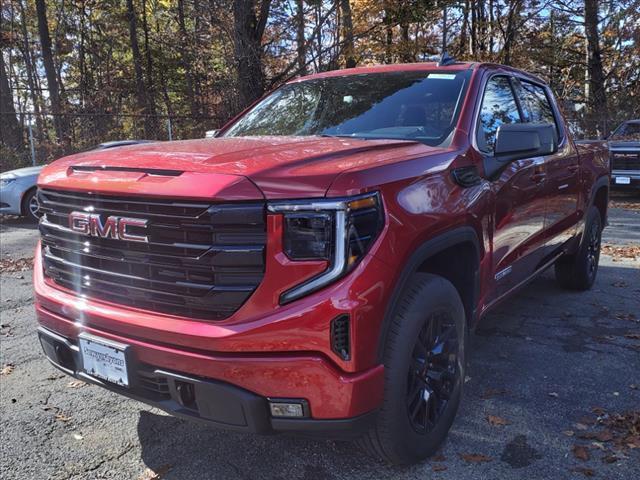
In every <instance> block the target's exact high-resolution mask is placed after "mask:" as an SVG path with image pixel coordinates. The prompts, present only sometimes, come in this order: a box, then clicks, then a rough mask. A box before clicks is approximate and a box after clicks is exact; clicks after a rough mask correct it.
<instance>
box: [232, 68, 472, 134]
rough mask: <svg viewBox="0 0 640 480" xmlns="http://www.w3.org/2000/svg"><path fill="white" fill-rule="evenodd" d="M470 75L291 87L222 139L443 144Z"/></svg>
mask: <svg viewBox="0 0 640 480" xmlns="http://www.w3.org/2000/svg"><path fill="white" fill-rule="evenodd" d="M468 77H469V71H468V70H465V71H460V72H447V73H443V72H435V71H432V72H393V73H370V74H364V75H345V76H341V77H329V78H320V79H314V80H305V81H301V82H296V83H290V84H287V85H284V86H282V87H281V88H279V89H278V90H276V91H275V92H273V93H272V94H271V95H269V96H268V97H266V98H265V99H264V100H262V101H261V102H260V103H258V104H257V105H256V106H255V107H253V108H252V109H251V110H250V111H249V112H247V113H246V114H245V115H244V116H243V117H242V118H240V119H239V120H238V121H236V122H235V123H234V124H233V125H232V126H231V127H230V128H229V129H228V130H227V131H226V132H225V133H224V134H223V136H225V137H240V136H266V135H275V136H303V135H325V136H345V137H354V138H365V139H368V138H371V139H375V138H391V139H400V140H414V141H419V142H423V143H426V144H429V145H439V144H441V143H443V142H444V140H445V139H446V138H447V137H448V136H449V134H450V133H451V131H452V130H453V128H454V127H455V123H456V120H457V116H458V111H459V110H460V105H461V103H462V99H463V97H464V92H465V90H466V84H467V83H468V82H467V80H468Z"/></svg>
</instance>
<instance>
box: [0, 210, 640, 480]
mask: <svg viewBox="0 0 640 480" xmlns="http://www.w3.org/2000/svg"><path fill="white" fill-rule="evenodd" d="M612 206H613V208H612V209H611V217H610V226H609V227H608V228H607V229H606V230H605V238H604V243H605V245H606V248H605V252H606V253H607V254H605V255H603V256H602V258H601V263H600V270H599V273H598V279H597V283H596V285H595V286H594V288H593V290H592V291H590V292H583V293H576V292H567V291H564V290H561V289H560V288H559V287H558V286H557V284H556V283H555V280H554V278H553V272H552V271H549V272H547V273H545V274H544V275H542V276H541V277H539V278H538V279H536V280H535V281H533V282H532V283H531V284H529V285H528V286H527V287H526V288H525V289H523V290H522V291H521V292H520V293H519V294H517V295H516V296H515V297H513V298H511V299H509V300H507V301H506V302H504V303H502V305H501V306H500V307H498V308H497V309H496V310H494V311H493V312H492V313H491V314H489V315H488V316H487V317H486V318H485V319H484V320H483V322H482V324H481V326H480V327H479V329H478V330H477V331H476V332H475V334H474V335H473V336H472V338H471V358H470V363H469V370H468V378H467V379H466V384H465V392H464V397H463V400H462V405H461V408H460V411H459V412H458V416H457V418H456V421H455V423H454V425H453V427H452V430H451V432H450V434H449V436H448V439H447V441H446V443H445V444H444V446H443V448H442V451H441V453H440V454H439V455H437V456H436V457H434V458H432V459H431V460H429V461H426V462H424V463H421V464H418V465H414V466H411V467H404V468H397V467H390V466H387V465H384V464H382V463H380V462H378V461H377V460H375V459H372V458H369V457H368V456H366V455H365V454H364V453H362V452H361V451H359V450H358V449H357V448H356V447H355V445H353V444H351V443H347V442H332V441H322V440H310V439H306V438H296V437H288V436H282V435H278V436H266V437H260V436H253V435H245V434H239V433H230V432H225V431H220V430H215V429H212V428H209V427H207V426H203V425H200V424H195V423H191V422H187V421H183V420H178V419H175V418H173V417H170V416H167V415H165V414H164V413H162V412H160V411H158V410H156V409H153V408H150V407H147V406H145V405H144V404H142V403H138V402H136V401H133V400H128V399H125V398H122V397H120V396H118V395H116V394H114V393H110V392H107V391H105V390H103V389H101V388H99V387H96V386H89V385H86V384H83V383H80V382H75V381H73V379H70V378H69V377H66V376H64V375H63V374H61V373H60V372H59V371H58V370H56V369H54V368H53V367H52V366H51V365H50V364H49V363H48V362H47V360H46V359H45V357H44V356H43V354H42V353H41V351H40V346H39V344H38V340H37V338H36V334H35V330H36V320H35V316H34V307H33V297H32V287H31V278H32V277H31V272H30V271H29V269H28V264H29V259H30V258H31V257H32V256H33V250H34V248H35V244H36V241H37V230H36V228H35V226H34V225H30V224H28V223H26V222H24V221H21V220H19V219H15V218H4V219H3V220H2V225H1V226H0V245H1V257H0V262H2V263H1V266H2V269H1V275H0V302H1V304H0V308H1V312H0V323H1V324H2V325H1V330H0V367H1V368H2V372H1V375H0V420H1V423H0V428H1V431H0V478H2V479H3V480H9V479H20V480H24V479H45V478H52V479H102V478H105V479H106V478H109V479H112V478H113V479H145V480H151V479H160V478H163V479H208V478H211V479H225V480H226V479H274V480H275V479H305V480H307V479H308V480H311V479H313V480H328V479H425V478H434V479H456V480H464V479H483V480H484V479H522V478H526V479H553V480H557V479H565V478H566V479H574V478H575V479H579V478H589V477H593V478H601V479H637V478H639V477H638V475H639V473H638V472H640V448H638V447H640V443H638V442H640V198H637V197H636V198H635V199H633V198H622V199H620V198H617V199H614V202H613V203H612ZM633 255H635V259H633V258H632V257H633ZM23 269H25V270H24V271H23ZM634 415H636V416H634Z"/></svg>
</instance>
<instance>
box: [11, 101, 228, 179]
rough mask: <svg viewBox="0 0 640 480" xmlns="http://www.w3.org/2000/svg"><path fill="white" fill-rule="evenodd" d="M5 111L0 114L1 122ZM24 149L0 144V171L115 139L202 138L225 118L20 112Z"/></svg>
mask: <svg viewBox="0 0 640 480" xmlns="http://www.w3.org/2000/svg"><path fill="white" fill-rule="evenodd" d="M5 115H6V114H2V115H0V119H2V123H4V121H5V119H6V116H5ZM17 117H18V122H19V125H20V131H21V134H22V140H23V142H22V144H23V148H21V149H9V148H8V147H7V146H6V145H3V144H0V161H1V168H0V170H1V171H6V170H11V169H14V168H20V167H26V166H31V165H43V164H46V163H48V162H50V161H52V160H55V159H56V158H60V157H62V156H64V155H69V154H72V153H77V152H82V151H87V150H91V149H94V148H96V147H97V146H98V145H100V144H101V143H104V142H110V141H115V140H131V139H135V140H165V141H166V140H184V139H189V138H202V137H204V135H205V132H206V131H207V130H213V129H215V128H219V126H220V125H222V123H223V122H224V119H222V118H217V117H193V116H182V115H136V114H121V113H68V114H66V113H65V114H58V115H53V114H50V113H36V112H22V113H18V114H17Z"/></svg>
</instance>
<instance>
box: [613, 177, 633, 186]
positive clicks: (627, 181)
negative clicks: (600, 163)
mask: <svg viewBox="0 0 640 480" xmlns="http://www.w3.org/2000/svg"><path fill="white" fill-rule="evenodd" d="M616 185H631V177H616Z"/></svg>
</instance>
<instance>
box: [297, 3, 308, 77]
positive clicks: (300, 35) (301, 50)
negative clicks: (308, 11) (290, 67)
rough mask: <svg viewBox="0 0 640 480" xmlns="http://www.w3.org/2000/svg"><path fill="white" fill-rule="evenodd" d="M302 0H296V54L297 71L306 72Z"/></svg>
mask: <svg viewBox="0 0 640 480" xmlns="http://www.w3.org/2000/svg"><path fill="white" fill-rule="evenodd" d="M304 27H305V21H304V1H303V0H296V44H297V45H296V49H297V54H298V72H300V75H304V74H305V73H306V72H307V60H306V59H307V44H306V40H305V36H304Z"/></svg>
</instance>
